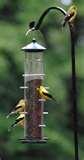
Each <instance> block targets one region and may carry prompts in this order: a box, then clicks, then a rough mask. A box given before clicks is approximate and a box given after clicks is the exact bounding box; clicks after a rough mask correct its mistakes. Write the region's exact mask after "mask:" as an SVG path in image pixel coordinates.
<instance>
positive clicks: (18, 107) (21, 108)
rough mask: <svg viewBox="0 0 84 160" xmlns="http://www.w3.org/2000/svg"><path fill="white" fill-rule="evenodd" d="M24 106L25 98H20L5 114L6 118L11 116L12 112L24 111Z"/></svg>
mask: <svg viewBox="0 0 84 160" xmlns="http://www.w3.org/2000/svg"><path fill="white" fill-rule="evenodd" d="M25 106H26V100H24V99H21V100H20V101H19V102H18V104H17V105H16V106H15V108H14V109H13V110H12V111H11V112H10V113H9V114H8V115H7V118H8V117H9V116H11V115H12V114H16V113H20V112H24V109H25Z"/></svg>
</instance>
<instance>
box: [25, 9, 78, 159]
mask: <svg viewBox="0 0 84 160" xmlns="http://www.w3.org/2000/svg"><path fill="white" fill-rule="evenodd" d="M51 10H58V11H60V12H61V13H62V14H63V15H64V16H67V12H66V11H65V10H64V9H62V8H60V7H49V8H47V9H46V10H45V11H44V12H43V14H42V15H41V16H40V18H39V20H38V21H37V23H36V22H34V21H32V22H30V25H29V27H30V29H29V31H27V34H28V32H30V31H34V30H39V29H40V26H41V24H42V22H43V20H44V18H45V16H46V15H47V14H48V13H49V11H51ZM68 25H69V30H70V37H71V65H72V105H73V128H74V148H75V160H79V154H78V111H77V87H76V69H75V31H74V24H73V25H72V24H71V23H70V22H69V21H68Z"/></svg>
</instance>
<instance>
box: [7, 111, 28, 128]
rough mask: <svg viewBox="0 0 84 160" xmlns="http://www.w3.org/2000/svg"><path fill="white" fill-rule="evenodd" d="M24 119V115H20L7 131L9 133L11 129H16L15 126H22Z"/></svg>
mask: <svg viewBox="0 0 84 160" xmlns="http://www.w3.org/2000/svg"><path fill="white" fill-rule="evenodd" d="M24 118H25V114H24V113H21V114H20V115H19V117H17V119H16V120H15V122H14V123H13V124H12V125H11V126H10V128H9V129H8V130H9V131H11V129H12V128H14V127H16V126H17V125H20V126H22V127H23V126H24Z"/></svg>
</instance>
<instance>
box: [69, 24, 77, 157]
mask: <svg viewBox="0 0 84 160" xmlns="http://www.w3.org/2000/svg"><path fill="white" fill-rule="evenodd" d="M69 28H70V34H71V65H72V105H73V106H72V107H73V129H74V148H75V160H79V153H78V110H77V87H76V62H75V30H74V26H72V25H70V24H69Z"/></svg>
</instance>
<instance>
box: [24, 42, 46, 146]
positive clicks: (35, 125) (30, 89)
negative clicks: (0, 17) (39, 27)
mask: <svg viewBox="0 0 84 160" xmlns="http://www.w3.org/2000/svg"><path fill="white" fill-rule="evenodd" d="M22 50H23V51H24V55H25V56H24V74H23V77H24V86H23V88H24V99H25V100H26V101H27V102H28V105H26V108H25V121H24V138H23V139H22V142H30V143H31V142H37V143H38V142H46V138H45V137H44V131H43V128H44V127H45V125H44V122H43V120H44V117H43V115H44V114H46V113H47V112H44V99H41V97H40V95H39V93H38V91H37V88H38V87H40V85H42V82H43V78H44V72H43V51H45V50H46V48H45V47H43V46H41V45H40V44H38V43H37V42H36V40H35V39H33V41H32V43H30V44H28V45H26V46H25V47H23V48H22Z"/></svg>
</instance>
